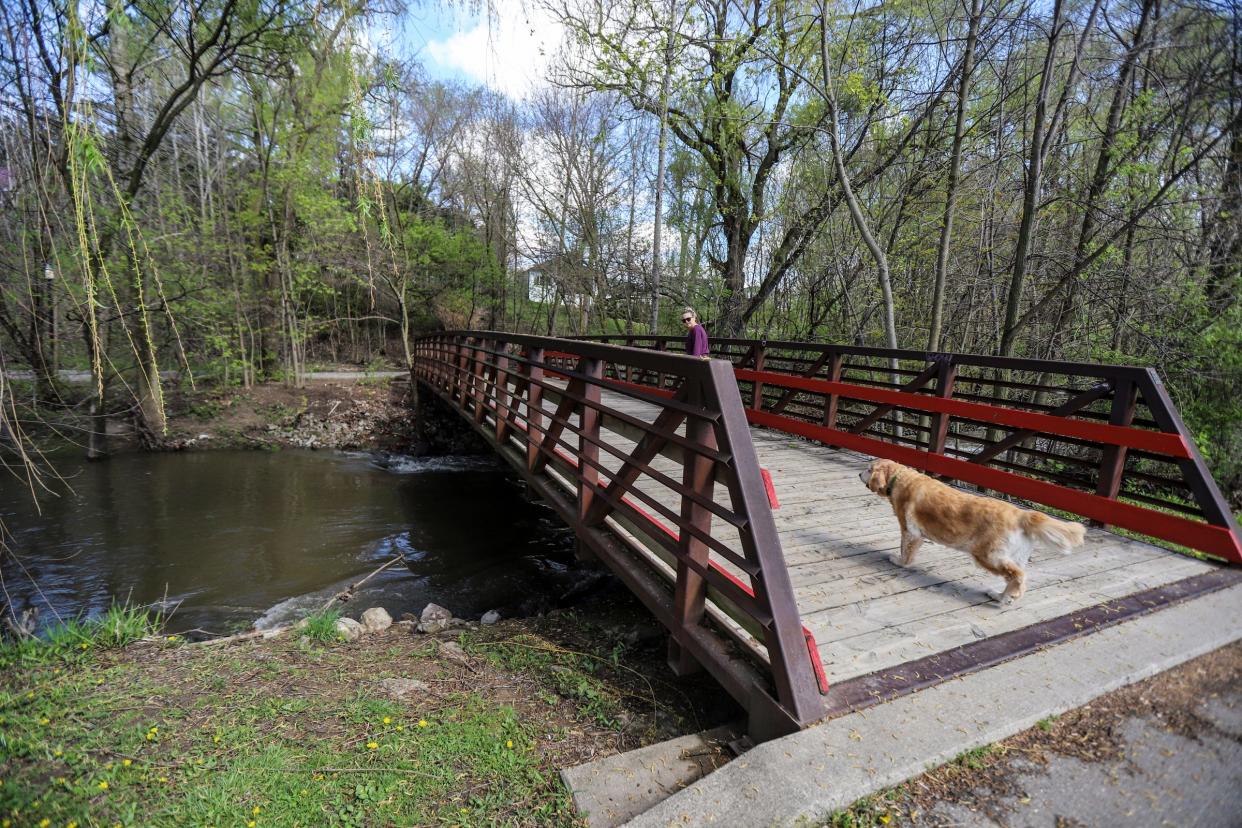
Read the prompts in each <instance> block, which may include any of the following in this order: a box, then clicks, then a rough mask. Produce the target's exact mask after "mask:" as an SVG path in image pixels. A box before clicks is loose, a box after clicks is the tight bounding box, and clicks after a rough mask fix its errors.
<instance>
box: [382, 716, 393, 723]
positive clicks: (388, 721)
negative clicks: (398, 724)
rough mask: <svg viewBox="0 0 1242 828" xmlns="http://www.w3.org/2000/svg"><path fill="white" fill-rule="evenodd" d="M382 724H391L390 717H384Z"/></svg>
mask: <svg viewBox="0 0 1242 828" xmlns="http://www.w3.org/2000/svg"><path fill="white" fill-rule="evenodd" d="M384 724H392V718H391V717H389V716H385V717H384Z"/></svg>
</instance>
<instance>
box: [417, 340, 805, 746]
mask: <svg viewBox="0 0 1242 828" xmlns="http://www.w3.org/2000/svg"><path fill="white" fill-rule="evenodd" d="M412 375H413V378H414V379H415V380H416V383H415V387H416V388H418V387H419V385H420V384H421V385H422V387H423V388H425V389H429V390H430V391H432V392H434V393H435V394H437V395H438V396H439V397H441V398H442V399H443V400H445V401H446V402H448V403H449V404H450V405H452V406H454V407H455V408H456V409H457V410H458V411H459V413H460V414H461V415H462V416H464V417H466V418H468V419H469V420H470V422H472V423H473V424H474V426H475V428H476V429H477V430H478V431H479V432H480V433H481V434H482V435H483V436H484V437H485V438H486V439H487V440H488V441H489V442H490V443H491V444H492V445H493V447H494V448H495V449H496V450H497V452H498V453H499V454H500V455H501V456H502V457H504V458H505V459H506V460H508V461H509V462H510V464H512V465H513V467H514V468H515V469H516V470H517V471H518V472H519V473H521V474H522V475H523V476H524V477H525V479H526V481H527V482H528V484H529V485H530V486H531V487H532V488H533V489H535V490H536V491H537V492H538V493H539V494H540V495H541V496H542V497H543V498H544V499H545V500H546V501H547V502H548V503H550V504H551V505H552V506H553V507H554V508H556V509H557V511H558V512H559V513H560V515H561V517H562V518H563V519H564V520H565V522H566V523H567V524H568V525H569V526H571V527H572V528H573V529H574V530H575V532H576V534H577V536H578V539H579V541H580V543H581V544H582V545H583V546H584V547H585V548H586V549H588V550H589V551H590V553H591V554H593V555H594V556H596V557H598V558H599V559H600V560H602V561H603V562H604V563H605V564H607V565H608V566H609V567H610V568H611V569H612V570H613V571H614V572H615V573H616V574H617V575H618V576H619V577H620V578H621V579H622V580H623V581H624V582H625V583H626V584H627V585H628V586H629V587H630V589H632V590H633V591H634V592H635V593H636V594H637V595H638V597H639V598H640V599H641V600H643V602H644V603H645V604H646V605H647V606H648V608H649V609H650V610H651V611H652V612H653V613H654V614H655V616H656V617H657V618H659V619H660V621H661V622H663V623H664V624H665V626H666V627H668V629H669V631H670V633H671V636H670V642H669V661H670V664H671V665H672V667H673V669H674V670H675V671H677V672H678V673H684V672H687V671H690V670H694V669H697V668H698V667H700V666H701V667H703V668H706V669H707V670H708V671H709V672H711V673H712V675H713V676H714V677H715V678H716V679H717V681H719V682H720V684H721V685H722V686H723V687H724V688H725V689H726V690H727V691H728V692H729V693H730V694H731V695H733V697H734V698H736V699H737V700H738V702H739V703H740V704H741V705H742V706H743V707H745V708H746V710H747V711H748V712H749V715H750V729H751V733H752V735H753V736H755V737H756V738H767V737H770V736H774V735H778V734H780V733H786V732H791V731H793V730H796V729H798V728H800V727H804V726H806V725H807V724H810V723H811V722H814V721H816V720H817V719H818V718H819V717H820V716H821V715H822V714H823V711H824V709H825V708H824V702H823V699H822V695H821V694H822V692H823V691H826V690H827V685H826V681H825V679H824V677H823V670H822V667H820V665H819V657H818V653H817V650H816V647H815V642H814V639H813V637H811V636H810V634H809V633H808V632H807V631H806V630H805V629H804V628H803V626H802V624H801V621H800V619H799V616H798V610H797V606H796V604H795V603H794V595H793V588H792V586H791V584H790V581H789V574H788V571H787V570H786V568H785V564H784V558H783V556H782V554H781V548H780V541H779V539H778V537H777V534H776V527H775V523H774V522H773V519H772V514H771V510H770V507H769V504H768V499H767V494H766V491H765V488H764V483H763V477H762V474H761V471H760V469H759V465H758V460H757V458H756V456H755V449H754V446H753V444H752V442H751V437H750V431H749V426H748V424H747V420H746V412H745V409H744V407H743V404H742V399H741V396H740V394H739V392H738V387H737V383H736V381H735V379H734V375H733V372H732V370H731V369H730V367H729V366H728V365H726V364H724V363H722V362H709V361H705V360H699V359H692V358H689V357H685V356H681V355H675V354H661V353H656V352H653V351H644V350H638V349H631V348H619V347H614V346H610V345H601V344H596V343H589V342H581V341H571V340H563V339H551V338H545V337H535V336H520V335H512V334H504V333H492V332H464V333H444V334H435V335H429V336H424V337H420V338H418V339H416V340H415V341H414V367H413V371H412ZM640 375H642V376H650V377H653V378H658V380H659V387H658V388H651V387H646V386H645V385H644V384H643V383H640V382H633V381H631V378H633V377H637V376H640Z"/></svg>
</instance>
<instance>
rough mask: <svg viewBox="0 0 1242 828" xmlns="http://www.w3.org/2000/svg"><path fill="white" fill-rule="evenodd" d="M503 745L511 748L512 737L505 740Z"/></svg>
mask: <svg viewBox="0 0 1242 828" xmlns="http://www.w3.org/2000/svg"><path fill="white" fill-rule="evenodd" d="M505 747H507V748H512V747H513V740H512V739H510V740H509V741H507V742H505Z"/></svg>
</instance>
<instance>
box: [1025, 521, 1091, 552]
mask: <svg viewBox="0 0 1242 828" xmlns="http://www.w3.org/2000/svg"><path fill="white" fill-rule="evenodd" d="M1022 531H1023V532H1024V533H1025V534H1026V536H1027V537H1028V538H1030V539H1031V540H1034V541H1042V542H1043V543H1046V544H1048V545H1049V546H1052V547H1053V548H1055V549H1056V550H1057V551H1058V552H1060V553H1061V554H1063V555H1067V554H1069V552H1070V551H1071V550H1072V549H1073V548H1074V547H1076V546H1082V542H1083V539H1084V538H1085V537H1086V536H1087V527H1085V526H1083V525H1082V524H1081V523H1070V522H1069V521H1065V520H1057V519H1056V518H1050V517H1048V516H1047V515H1045V514H1044V513H1043V512H1030V511H1028V512H1027V513H1026V514H1025V515H1023V516H1022Z"/></svg>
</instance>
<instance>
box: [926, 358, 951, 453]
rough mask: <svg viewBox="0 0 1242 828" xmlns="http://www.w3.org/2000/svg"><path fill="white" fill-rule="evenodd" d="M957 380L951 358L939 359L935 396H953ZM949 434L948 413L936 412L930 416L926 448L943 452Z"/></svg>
mask: <svg viewBox="0 0 1242 828" xmlns="http://www.w3.org/2000/svg"><path fill="white" fill-rule="evenodd" d="M956 380H957V366H956V365H954V364H953V362H952V361H951V360H948V359H945V360H941V361H940V364H939V365H938V367H937V372H936V396H937V397H940V398H941V399H945V400H947V399H949V398H950V397H952V396H953V384H954V382H955V381H956ZM948 436H949V415H948V414H944V413H936V414H933V415H932V417H931V431H930V432H929V434H928V450H929V451H930V452H931V453H932V454H944V444H945V440H947V439H948Z"/></svg>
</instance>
